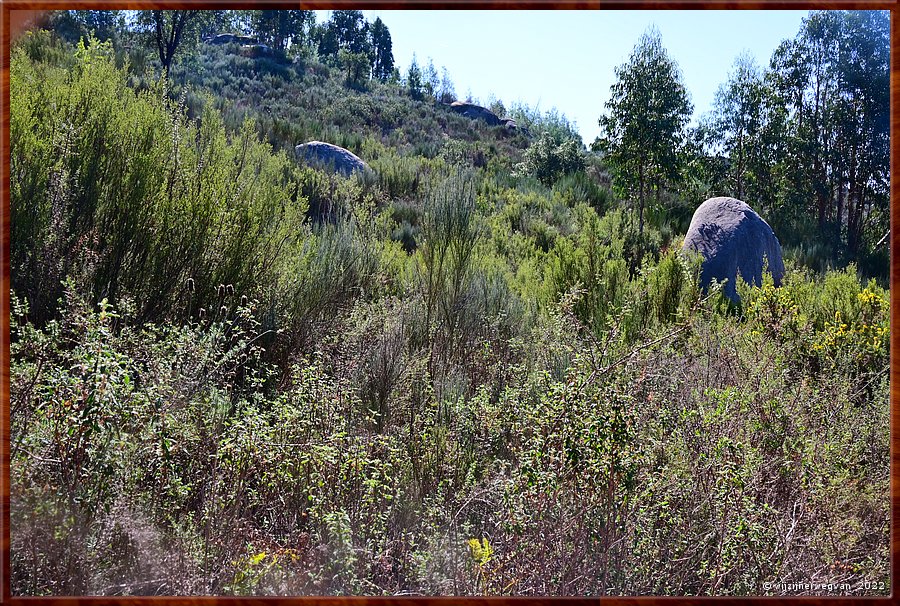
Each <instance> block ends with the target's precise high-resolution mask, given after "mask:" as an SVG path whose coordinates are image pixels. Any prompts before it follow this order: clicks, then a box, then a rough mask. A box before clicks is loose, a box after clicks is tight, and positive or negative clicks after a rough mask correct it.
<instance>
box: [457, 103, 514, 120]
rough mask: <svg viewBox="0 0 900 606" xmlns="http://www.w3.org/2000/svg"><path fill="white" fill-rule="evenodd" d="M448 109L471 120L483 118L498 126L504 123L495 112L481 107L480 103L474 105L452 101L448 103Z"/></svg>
mask: <svg viewBox="0 0 900 606" xmlns="http://www.w3.org/2000/svg"><path fill="white" fill-rule="evenodd" d="M450 109H451V110H452V111H454V112H456V113H457V114H460V115H462V116H465V117H466V118H471V119H472V120H483V121H485V122H487V123H488V124H489V125H491V126H500V125H501V124H504V121H503V120H501V119H500V118H498V117H497V114H495V113H494V112H492V111H491V110H489V109H487V108H486V107H481V106H480V105H475V104H474V103H465V102H463V101H454V102H453V103H451V104H450Z"/></svg>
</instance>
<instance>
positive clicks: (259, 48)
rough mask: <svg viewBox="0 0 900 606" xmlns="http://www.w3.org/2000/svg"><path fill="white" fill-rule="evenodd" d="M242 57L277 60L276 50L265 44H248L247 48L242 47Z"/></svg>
mask: <svg viewBox="0 0 900 606" xmlns="http://www.w3.org/2000/svg"><path fill="white" fill-rule="evenodd" d="M241 55H242V56H244V57H249V58H251V59H261V58H267V59H275V58H277V54H276V53H275V50H274V49H273V48H272V47H271V46H268V45H265V44H247V45H245V46H242V47H241Z"/></svg>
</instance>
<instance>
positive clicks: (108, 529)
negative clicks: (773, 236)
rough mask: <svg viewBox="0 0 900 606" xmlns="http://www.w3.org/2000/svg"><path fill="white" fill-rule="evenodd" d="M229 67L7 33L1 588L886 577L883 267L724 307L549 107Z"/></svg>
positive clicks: (507, 585)
mask: <svg viewBox="0 0 900 606" xmlns="http://www.w3.org/2000/svg"><path fill="white" fill-rule="evenodd" d="M326 42H327V40H326ZM233 50H234V49H229V48H220V47H212V46H209V45H203V46H199V47H197V49H194V51H192V52H191V53H187V54H186V55H185V56H184V57H183V59H182V60H180V61H175V62H173V63H172V65H171V66H169V67H168V69H167V70H166V71H168V78H159V77H157V76H156V74H158V73H159V72H158V71H156V70H160V71H162V69H163V67H162V66H161V65H158V64H157V62H156V61H154V60H151V59H150V58H149V57H147V56H146V51H144V50H141V49H140V48H137V47H134V48H132V49H131V50H130V51H126V50H124V49H123V48H122V47H120V46H119V45H118V44H117V40H115V39H113V40H112V41H110V42H105V43H101V42H98V41H97V40H96V39H88V40H86V41H84V42H81V43H79V44H78V45H77V46H72V45H71V44H70V43H68V42H65V41H63V40H61V39H60V38H59V37H57V36H56V35H55V34H50V33H47V32H34V33H30V34H27V35H25V36H24V37H23V39H22V40H21V41H19V42H18V43H17V44H16V45H15V47H14V48H13V52H12V67H11V93H12V94H11V193H12V204H11V211H12V251H11V255H12V260H11V265H12V276H11V277H12V287H13V292H12V316H11V319H10V321H11V333H12V334H11V341H12V345H11V354H12V363H11V398H10V415H11V421H12V428H11V431H12V436H11V455H12V456H11V460H12V463H11V477H12V489H11V506H12V514H11V517H12V526H11V529H12V532H11V540H12V544H11V549H10V555H11V560H12V580H11V582H12V590H13V593H15V594H91V593H99V594H109V595H135V594H205V593H216V594H236V595H247V594H373V595H396V594H405V595H410V594H413V595H417V594H426V595H430V594H488V595H599V594H645V593H657V594H679V595H681V594H718V595H723V594H727V595H746V594H766V593H768V594H773V595H778V594H781V593H794V592H793V591H785V590H783V589H781V588H779V587H778V586H775V587H772V588H769V586H768V585H764V584H768V583H781V582H784V583H793V582H804V583H806V582H809V583H824V584H826V585H827V584H840V583H848V584H850V585H851V586H852V588H853V591H854V592H863V591H865V592H867V593H883V594H885V593H889V592H890V586H889V583H890V567H889V548H888V545H889V543H888V536H889V530H888V529H889V523H888V522H889V519H890V518H889V500H888V484H889V480H888V478H889V461H888V459H889V446H888V437H889V434H888V431H887V427H888V425H889V423H888V416H889V410H888V395H887V394H888V389H887V387H888V374H887V368H888V365H887V364H888V325H889V324H888V323H889V315H888V292H887V291H886V290H885V288H884V286H885V285H884V283H883V282H879V280H877V279H874V278H873V279H867V278H864V277H861V275H860V272H858V271H857V266H855V265H853V264H845V265H844V266H841V267H831V268H829V269H827V270H825V271H820V270H819V268H818V267H815V268H810V267H808V266H807V265H805V264H804V263H803V262H802V261H804V259H802V258H799V257H791V256H789V257H788V259H787V265H788V272H787V276H786V278H785V280H784V283H783V284H782V286H781V287H780V288H775V287H774V285H773V284H772V283H771V281H767V282H765V283H763V284H762V285H759V286H750V285H747V284H744V283H739V285H738V290H739V293H740V295H741V303H740V304H739V305H734V304H732V303H731V302H729V301H728V300H727V299H725V298H724V297H723V296H722V295H721V294H720V292H719V289H718V287H716V286H714V287H713V288H711V289H710V290H709V291H708V292H703V291H702V290H700V289H699V287H698V272H699V260H698V259H694V258H690V257H688V256H684V255H682V254H680V253H679V252H678V243H679V242H678V241H679V235H680V234H681V233H683V229H681V228H679V227H678V226H677V224H675V225H674V226H673V222H672V221H670V218H671V217H669V216H667V215H666V214H665V213H663V212H651V213H648V214H647V217H646V223H644V224H642V222H641V220H640V218H639V214H640V210H639V208H638V207H637V205H635V204H631V203H629V200H627V199H624V200H623V199H620V198H618V197H617V196H616V195H615V193H614V190H613V189H611V179H610V176H609V174H608V172H607V166H606V164H605V161H604V160H603V159H601V158H599V157H597V156H595V155H592V154H588V153H586V152H585V151H584V150H583V149H580V148H579V147H578V146H576V145H574V144H572V143H571V137H567V135H566V134H565V133H566V131H567V123H566V122H565V120H564V119H562V120H560V119H558V116H556V115H548V116H546V117H545V119H544V120H543V122H542V121H541V118H542V117H541V116H539V115H538V116H537V119H536V120H535V121H534V123H533V124H532V125H531V130H532V135H533V138H531V139H530V138H529V137H528V136H527V135H526V134H525V133H523V132H510V131H508V130H506V129H503V128H502V127H493V128H492V127H488V126H486V125H481V124H479V123H476V122H471V121H469V120H467V119H465V118H463V117H460V116H458V115H455V114H452V113H451V112H449V111H447V110H446V109H445V108H443V107H441V106H440V105H439V104H436V103H435V102H434V99H432V100H430V101H429V100H422V101H420V100H416V99H415V98H414V97H413V96H411V95H410V94H409V90H408V89H406V88H405V85H404V84H403V83H401V82H391V81H390V79H389V78H385V79H384V80H385V81H382V80H381V79H380V78H374V79H371V80H367V81H366V83H365V86H364V87H360V86H359V83H358V82H352V81H349V80H348V78H347V77H346V73H347V72H346V70H345V68H344V67H341V65H340V64H339V63H338V62H339V59H338V56H339V55H338V54H335V56H334V57H333V58H331V59H325V60H323V58H322V57H321V56H318V55H315V54H313V55H310V54H306V55H303V54H300V55H298V56H297V57H295V58H294V59H293V60H292V61H290V62H287V61H286V60H285V61H283V60H276V59H269V58H251V57H243V56H240V55H239V54H237V53H235V52H233ZM142 53H144V58H143V63H142V62H141V60H139V59H140V57H139V55H141V54H142ZM526 109H527V108H526ZM310 138H320V139H323V140H329V141H331V142H334V143H337V144H341V145H344V146H347V147H348V148H350V149H351V150H354V151H356V152H357V153H359V154H360V155H362V156H363V157H364V158H365V159H366V160H367V161H368V162H370V164H371V166H372V168H373V171H372V172H371V173H366V174H360V175H356V176H353V177H351V178H342V177H338V176H333V175H329V174H326V173H323V172H318V171H316V170H313V169H312V168H309V167H306V166H303V165H302V164H300V163H298V162H297V161H296V160H295V159H294V157H293V156H292V155H291V152H292V147H293V145H294V144H296V143H298V142H301V141H304V140H307V139H310ZM614 176H615V175H614ZM666 195H667V196H670V197H674V196H676V195H677V192H674V191H670V192H668V193H667V194H666ZM673 199H674V198H673ZM700 201H701V200H680V201H678V204H681V205H687V204H693V205H696V204H697V203H699V202H700ZM791 244H792V242H790V241H789V242H786V245H787V246H788V247H790V245H791ZM881 269H882V270H883V271H886V268H881ZM864 584H865V585H864ZM864 587H865V590H864ZM870 587H874V589H870ZM811 593H823V594H827V593H833V591H830V590H828V589H826V588H822V589H821V590H813V591H812V592H811Z"/></svg>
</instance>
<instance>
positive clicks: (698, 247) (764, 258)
mask: <svg viewBox="0 0 900 606" xmlns="http://www.w3.org/2000/svg"><path fill="white" fill-rule="evenodd" d="M682 248H683V249H685V250H693V251H696V252H698V253H700V254H701V255H702V256H703V266H702V270H701V275H700V282H701V286H702V287H703V288H706V287H707V286H709V283H710V282H711V281H712V279H713V278H715V279H716V280H718V281H720V282H721V281H723V280H725V279H727V280H728V283H727V284H726V285H725V289H724V293H725V295H726V296H727V297H728V298H729V299H731V300H732V301H734V302H735V303H737V302H738V301H740V297H739V296H738V294H737V290H736V288H735V281H736V279H737V276H738V274H740V276H741V277H742V278H743V279H744V281H745V282H747V283H748V284H755V285H757V286H759V285H761V284H762V274H763V267H764V266H765V267H766V268H767V270H768V272H769V273H771V274H772V278H773V280H774V282H775V285H776V286H780V285H781V279H782V278H783V277H784V262H783V260H782V258H781V244H780V243H779V242H778V238H776V237H775V232H774V231H772V228H771V227H769V224H768V223H766V222H765V221H764V220H763V219H762V217H760V216H759V215H758V214H757V213H756V211H754V210H753V209H752V208H750V206H749V205H748V204H746V203H745V202H742V201H740V200H737V199H735V198H724V197H723V198H710V199H709V200H707V201H706V202H704V203H703V204H701V205H700V206H699V207H698V208H697V210H696V211H695V212H694V217H693V218H692V219H691V225H690V227H689V228H688V232H687V235H686V236H685V238H684V244H683V246H682ZM766 264H767V265H766Z"/></svg>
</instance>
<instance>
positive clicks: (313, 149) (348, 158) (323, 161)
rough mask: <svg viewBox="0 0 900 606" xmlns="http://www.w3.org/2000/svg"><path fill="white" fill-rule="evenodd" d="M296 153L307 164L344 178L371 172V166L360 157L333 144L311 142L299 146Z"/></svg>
mask: <svg viewBox="0 0 900 606" xmlns="http://www.w3.org/2000/svg"><path fill="white" fill-rule="evenodd" d="M295 151H296V152H297V156H298V157H300V158H302V159H304V160H305V161H306V162H308V163H310V164H312V165H314V166H317V167H319V168H325V169H327V170H330V171H332V172H338V173H341V174H342V175H344V176H349V175H352V174H353V173H355V172H364V171H366V170H369V165H368V164H366V163H365V162H363V161H362V159H360V157H359V156H357V155H356V154H354V153H353V152H351V151H350V150H347V149H344V148H343V147H339V146H337V145H332V144H331V143H323V142H322V141H310V142H309V143H302V144H300V145H298V146H297V147H296V148H295Z"/></svg>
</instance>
